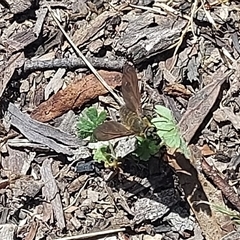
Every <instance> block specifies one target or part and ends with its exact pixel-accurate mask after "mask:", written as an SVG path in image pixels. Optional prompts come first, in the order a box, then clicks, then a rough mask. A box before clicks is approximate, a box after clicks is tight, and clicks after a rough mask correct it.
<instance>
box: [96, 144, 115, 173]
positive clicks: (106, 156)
mask: <svg viewBox="0 0 240 240" xmlns="http://www.w3.org/2000/svg"><path fill="white" fill-rule="evenodd" d="M93 159H94V160H96V161H97V162H103V163H104V166H105V167H106V168H114V169H115V168H118V165H119V161H118V158H117V157H116V156H115V153H114V150H113V146H112V145H111V144H110V143H109V145H103V146H101V147H99V148H98V149H96V150H95V152H94V155H93Z"/></svg>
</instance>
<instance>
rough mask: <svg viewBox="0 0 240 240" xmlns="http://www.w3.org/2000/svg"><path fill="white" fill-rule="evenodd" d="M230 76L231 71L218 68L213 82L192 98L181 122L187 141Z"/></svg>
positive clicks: (181, 128)
mask: <svg viewBox="0 0 240 240" xmlns="http://www.w3.org/2000/svg"><path fill="white" fill-rule="evenodd" d="M228 76H229V72H227V73H224V71H223V69H222V68H221V69H219V70H217V71H216V72H215V73H214V74H213V76H212V79H213V81H212V83H210V84H208V85H207V86H205V87H204V88H203V89H201V90H200V91H199V92H197V93H196V95H195V96H193V97H192V98H190V100H189V103H188V108H187V110H186V112H185V113H184V115H183V116H182V118H181V121H180V122H179V126H180V130H181V132H182V134H183V137H184V138H185V140H186V142H187V143H189V142H190V141H191V139H192V137H193V136H194V134H195V133H196V131H197V129H198V128H199V126H200V125H201V124H202V122H203V120H204V119H205V117H206V116H207V114H208V113H209V111H210V110H211V108H212V107H213V105H214V103H215V101H216V99H217V97H218V94H219V91H220V88H221V85H222V84H223V82H225V81H226V79H227V77H228Z"/></svg>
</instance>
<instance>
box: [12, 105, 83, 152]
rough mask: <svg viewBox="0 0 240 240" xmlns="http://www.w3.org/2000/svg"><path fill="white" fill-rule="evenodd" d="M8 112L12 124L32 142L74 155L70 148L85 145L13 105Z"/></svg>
mask: <svg viewBox="0 0 240 240" xmlns="http://www.w3.org/2000/svg"><path fill="white" fill-rule="evenodd" d="M8 112H9V114H10V118H11V120H10V121H11V124H12V125H13V126H14V127H16V128H18V129H19V131H20V132H21V133H22V134H23V135H24V136H25V137H27V138H28V139H29V140H30V141H33V142H37V143H41V144H44V145H46V146H48V147H49V148H52V149H53V150H55V151H56V152H58V153H63V154H67V155H72V150H71V149H70V147H69V146H75V147H77V146H81V145H82V144H83V143H84V142H83V141H81V140H80V139H78V138H77V137H74V136H72V135H70V134H68V133H66V132H63V131H61V130H59V129H56V128H54V127H51V126H48V125H46V124H43V123H40V122H37V121H36V120H33V119H31V118H30V117H29V116H28V115H26V114H23V113H22V112H21V111H20V110H19V109H18V108H17V107H16V106H14V105H13V104H12V103H10V104H9V107H8Z"/></svg>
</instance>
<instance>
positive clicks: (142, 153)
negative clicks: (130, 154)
mask: <svg viewBox="0 0 240 240" xmlns="http://www.w3.org/2000/svg"><path fill="white" fill-rule="evenodd" d="M137 140H138V147H137V149H136V151H135V154H136V155H137V156H138V157H139V158H140V160H144V161H147V160H149V158H150V157H151V156H152V155H154V154H156V153H157V152H158V151H159V149H160V145H159V144H157V142H156V141H154V140H150V139H147V138H142V137H137Z"/></svg>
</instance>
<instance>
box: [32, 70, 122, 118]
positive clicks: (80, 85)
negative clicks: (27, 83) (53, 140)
mask: <svg viewBox="0 0 240 240" xmlns="http://www.w3.org/2000/svg"><path fill="white" fill-rule="evenodd" d="M99 74H100V75H101V76H102V77H103V78H104V79H105V81H106V82H107V83H108V85H110V86H111V87H112V88H115V87H117V86H120V85H121V82H122V74H121V73H119V72H108V71H103V70H100V71H99ZM105 93H107V90H106V89H105V88H104V87H103V85H102V84H101V83H100V82H99V81H98V80H97V79H96V77H95V76H94V75H93V74H90V75H88V76H86V77H85V78H83V79H81V80H79V81H77V82H75V83H72V84H70V85H69V86H68V87H66V88H65V89H64V90H61V91H59V92H58V93H56V94H55V95H53V96H52V97H51V98H50V99H49V100H48V101H46V102H43V103H42V104H40V105H39V106H38V107H37V108H36V109H35V110H34V111H33V112H32V114H31V117H32V118H33V119H36V120H38V121H40V122H47V121H50V120H52V119H54V118H56V117H59V116H61V115H62V114H64V113H65V112H67V111H69V110H71V109H74V108H79V107H81V106H82V105H83V104H84V103H86V102H88V101H89V100H92V99H94V98H96V97H98V96H99V95H103V94H105Z"/></svg>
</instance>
